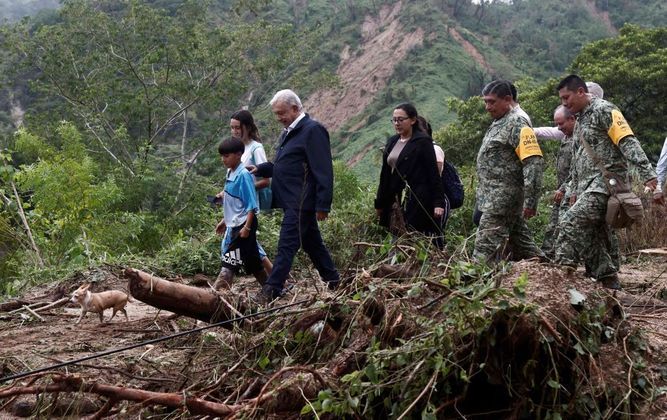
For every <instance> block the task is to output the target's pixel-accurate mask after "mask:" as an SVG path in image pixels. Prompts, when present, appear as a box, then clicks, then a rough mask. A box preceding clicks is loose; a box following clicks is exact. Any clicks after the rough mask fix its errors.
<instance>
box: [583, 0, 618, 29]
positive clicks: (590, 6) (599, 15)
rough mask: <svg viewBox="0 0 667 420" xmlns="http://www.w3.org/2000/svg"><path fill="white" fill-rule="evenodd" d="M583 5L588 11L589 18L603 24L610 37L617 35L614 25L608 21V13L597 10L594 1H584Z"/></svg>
mask: <svg viewBox="0 0 667 420" xmlns="http://www.w3.org/2000/svg"><path fill="white" fill-rule="evenodd" d="M583 5H584V7H585V8H586V10H588V13H590V14H591V16H593V17H594V18H596V19H598V20H599V21H600V22H602V23H603V24H604V26H605V28H607V31H609V33H610V34H611V35H616V34H617V33H618V29H616V27H615V26H614V24H613V23H612V22H611V19H609V12H607V11H602V10H599V9H598V8H597V7H596V6H595V0H584V1H583Z"/></svg>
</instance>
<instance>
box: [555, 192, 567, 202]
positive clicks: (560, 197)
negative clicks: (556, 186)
mask: <svg viewBox="0 0 667 420" xmlns="http://www.w3.org/2000/svg"><path fill="white" fill-rule="evenodd" d="M564 196H565V192H563V191H561V190H556V192H555V193H554V203H556V204H560V202H561V201H563V197H564Z"/></svg>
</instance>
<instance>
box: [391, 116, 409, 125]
mask: <svg viewBox="0 0 667 420" xmlns="http://www.w3.org/2000/svg"><path fill="white" fill-rule="evenodd" d="M409 119H410V117H395V118H392V119H391V123H392V124H400V123H402V122H403V121H405V120H409Z"/></svg>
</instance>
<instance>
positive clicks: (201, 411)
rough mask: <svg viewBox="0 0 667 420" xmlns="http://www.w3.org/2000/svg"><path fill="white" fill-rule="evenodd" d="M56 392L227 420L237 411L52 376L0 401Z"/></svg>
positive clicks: (0, 394) (1, 394)
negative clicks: (82, 394)
mask: <svg viewBox="0 0 667 420" xmlns="http://www.w3.org/2000/svg"><path fill="white" fill-rule="evenodd" d="M56 392H87V393H93V394H98V395H102V396H104V397H107V398H109V399H112V400H114V401H135V402H140V403H142V404H143V405H146V406H150V405H163V406H166V407H171V408H181V407H186V408H187V409H188V411H189V412H190V413H191V414H198V415H211V416H229V415H231V414H233V413H234V412H236V411H237V410H238V409H239V408H240V407H238V406H234V405H227V404H220V403H216V402H212V401H207V400H203V399H201V398H197V397H187V396H185V395H184V394H182V393H164V392H153V391H144V390H141V389H135V388H125V387H121V386H114V385H106V384H101V383H87V382H84V381H83V379H81V378H79V377H76V376H60V375H58V376H55V377H54V380H53V383H52V384H50V385H36V386H14V387H10V388H5V389H2V390H0V399H4V398H9V397H13V396H15V395H27V394H35V395H37V394H42V393H56Z"/></svg>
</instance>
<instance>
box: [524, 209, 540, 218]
mask: <svg viewBox="0 0 667 420" xmlns="http://www.w3.org/2000/svg"><path fill="white" fill-rule="evenodd" d="M536 214H537V210H535V209H528V208H524V209H523V218H524V219H526V220H528V219H530V218H531V217H533V216H535V215H536Z"/></svg>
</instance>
